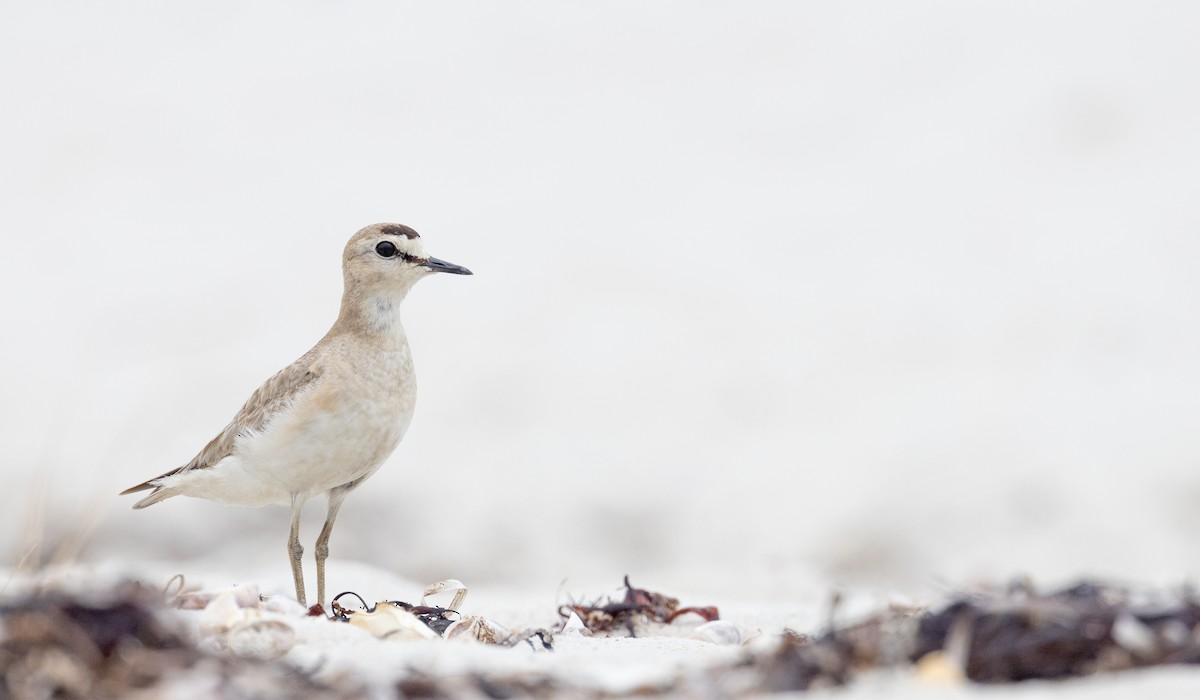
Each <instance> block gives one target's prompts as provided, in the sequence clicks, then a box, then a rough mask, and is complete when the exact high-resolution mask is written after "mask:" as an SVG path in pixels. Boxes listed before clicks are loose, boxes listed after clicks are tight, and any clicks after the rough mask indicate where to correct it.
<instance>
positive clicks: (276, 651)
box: [226, 620, 296, 661]
mask: <svg viewBox="0 0 1200 700" xmlns="http://www.w3.org/2000/svg"><path fill="white" fill-rule="evenodd" d="M226 643H227V644H228V645H229V651H231V652H233V653H234V654H237V655H238V656H242V657H246V658H250V659H261V660H263V661H270V660H272V659H278V658H280V657H282V656H283V655H284V654H286V653H288V650H290V649H291V648H292V647H293V646H295V645H296V630H295V629H293V628H292V626H291V625H289V624H287V623H286V622H284V621H282V620H247V621H245V622H240V623H238V624H236V625H234V626H233V628H232V629H230V630H229V634H227V635H226Z"/></svg>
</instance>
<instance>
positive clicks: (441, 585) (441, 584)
mask: <svg viewBox="0 0 1200 700" xmlns="http://www.w3.org/2000/svg"><path fill="white" fill-rule="evenodd" d="M446 591H454V598H453V599H451V601H450V604H449V605H447V606H446V608H447V609H449V610H453V611H455V612H459V611H460V610H462V603H463V599H465V598H466V597H467V586H466V584H464V583H463V582H462V581H459V580H458V579H456V578H448V579H446V580H444V581H438V582H437V583H432V584H430V585H428V586H426V587H425V592H424V593H422V594H421V605H429V597H430V596H434V595H437V594H439V593H445V592H446Z"/></svg>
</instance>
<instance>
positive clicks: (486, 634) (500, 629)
mask: <svg viewBox="0 0 1200 700" xmlns="http://www.w3.org/2000/svg"><path fill="white" fill-rule="evenodd" d="M442 636H444V637H445V638H446V639H454V640H457V641H460V642H461V641H473V642H483V643H484V644H505V643H506V642H507V641H508V640H509V638H510V637H512V632H510V631H509V630H508V628H507V627H505V626H504V625H501V624H500V623H498V622H494V621H492V620H489V619H487V618H486V617H479V616H478V615H472V616H470V617H464V618H463V619H461V620H459V621H457V622H455V623H454V624H452V625H450V626H449V627H447V628H446V632H445V634H443V635H442Z"/></svg>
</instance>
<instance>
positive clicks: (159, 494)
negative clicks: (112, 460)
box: [119, 479, 179, 510]
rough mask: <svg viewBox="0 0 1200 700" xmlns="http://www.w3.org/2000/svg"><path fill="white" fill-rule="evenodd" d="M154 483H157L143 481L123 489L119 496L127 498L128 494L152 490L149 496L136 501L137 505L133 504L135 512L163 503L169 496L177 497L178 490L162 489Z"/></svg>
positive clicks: (152, 480)
mask: <svg viewBox="0 0 1200 700" xmlns="http://www.w3.org/2000/svg"><path fill="white" fill-rule="evenodd" d="M155 481H157V479H151V480H150V481H143V482H142V483H140V484H138V485H137V486H131V487H129V488H127V489H125V490H124V491H122V492H121V493H120V494H119V495H121V496H128V495H129V494H131V493H137V492H138V491H145V490H146V489H154V490H153V491H151V492H150V494H149V495H148V496H146V497H145V498H143V499H142V500H140V501H138V502H137V503H134V504H133V507H134V509H135V510H136V509H140V508H145V507H146V506H152V505H154V504H155V503H158V502H159V501H165V500H166V499H168V498H170V497H171V496H178V495H179V490H178V489H174V488H164V487H162V486H159V485H158V484H155V483H154V482H155Z"/></svg>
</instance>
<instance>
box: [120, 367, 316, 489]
mask: <svg viewBox="0 0 1200 700" xmlns="http://www.w3.org/2000/svg"><path fill="white" fill-rule="evenodd" d="M314 355H315V348H314V349H313V350H310V351H309V352H307V353H305V355H304V356H303V357H301V358H300V359H299V360H296V361H295V362H293V363H292V364H290V365H288V366H287V367H285V368H283V369H282V370H280V371H279V372H277V373H275V376H273V377H271V378H270V379H268V380H267V381H265V382H263V385H262V386H260V387H259V388H258V389H256V390H255V392H254V393H253V394H251V395H250V399H249V400H247V401H246V403H245V404H244V405H243V406H242V408H241V410H239V411H238V412H237V415H235V416H234V417H233V420H232V421H230V422H229V425H227V426H225V429H224V430H222V431H221V432H220V433H219V434H218V435H217V436H216V437H215V438H213V439H212V440H210V441H209V443H208V444H207V445H205V446H204V449H202V450H200V452H199V453H198V454H197V455H196V456H195V457H193V458H192V460H191V461H190V462H188V463H187V464H185V465H183V466H182V467H178V468H176V469H172V470H171V471H169V472H166V473H165V474H160V475H159V476H156V477H154V478H153V479H149V480H147V481H144V482H142V483H140V484H138V485H137V486H132V487H130V488H127V489H125V490H124V491H122V492H121V495H122V496H124V495H126V494H130V493H137V492H138V491H145V490H147V489H155V490H156V491H157V489H159V488H161V487H159V486H157V485H156V484H155V483H154V482H155V481H158V480H159V479H162V478H163V477H168V476H175V475H177V474H185V473H187V472H189V471H191V470H193V469H206V468H208V467H211V466H212V465H214V464H216V463H217V462H220V461H221V460H222V459H225V458H226V457H228V456H229V455H230V454H232V453H233V448H234V446H235V445H236V444H237V439H238V438H239V437H241V436H242V435H245V434H246V433H248V432H253V431H257V430H262V429H263V428H264V427H265V426H266V425H267V423H268V422H269V421H270V420H271V418H272V417H273V416H274V415H275V414H276V413H278V412H279V411H282V410H284V409H285V408H287V407H288V406H289V405H291V403H292V402H293V401H295V400H296V397H297V396H298V395H299V394H300V393H301V392H303V391H305V390H306V389H308V388H310V387H311V386H312V385H313V383H314V382H316V381H317V380H318V379H320V377H321V370H320V368H319V367H317V366H316V365H315V364H314V362H313V360H314V359H315V357H314ZM147 505H148V504H147ZM135 507H136V506H135Z"/></svg>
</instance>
